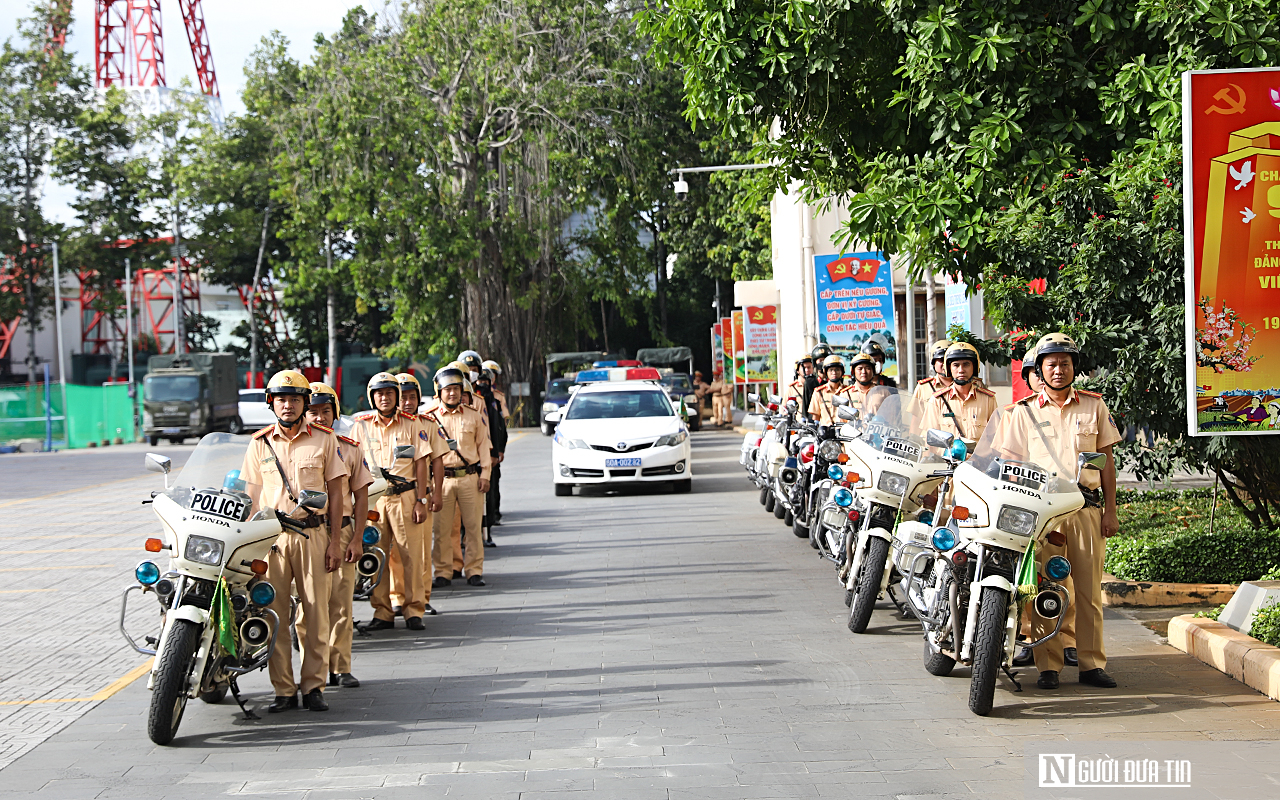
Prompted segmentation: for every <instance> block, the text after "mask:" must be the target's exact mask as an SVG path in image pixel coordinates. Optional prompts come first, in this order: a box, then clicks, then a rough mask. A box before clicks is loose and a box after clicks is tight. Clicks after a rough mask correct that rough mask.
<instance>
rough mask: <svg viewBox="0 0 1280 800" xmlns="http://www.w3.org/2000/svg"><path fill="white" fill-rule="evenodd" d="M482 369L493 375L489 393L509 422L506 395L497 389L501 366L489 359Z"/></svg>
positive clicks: (500, 379) (500, 381)
mask: <svg viewBox="0 0 1280 800" xmlns="http://www.w3.org/2000/svg"><path fill="white" fill-rule="evenodd" d="M484 368H485V369H487V370H489V371H490V372H492V373H493V384H492V386H491V387H490V389H489V391H490V392H491V393H492V394H493V399H494V400H496V401H497V402H498V408H499V409H501V410H502V419H503V420H510V419H511V409H510V408H509V407H508V406H507V393H506V392H504V391H502V389H500V388H499V386H500V385H501V383H502V365H501V364H499V363H498V362H497V361H494V360H492V359H490V360H488V361H486V362H484ZM495 483H496V482H495ZM495 488H496V487H495Z"/></svg>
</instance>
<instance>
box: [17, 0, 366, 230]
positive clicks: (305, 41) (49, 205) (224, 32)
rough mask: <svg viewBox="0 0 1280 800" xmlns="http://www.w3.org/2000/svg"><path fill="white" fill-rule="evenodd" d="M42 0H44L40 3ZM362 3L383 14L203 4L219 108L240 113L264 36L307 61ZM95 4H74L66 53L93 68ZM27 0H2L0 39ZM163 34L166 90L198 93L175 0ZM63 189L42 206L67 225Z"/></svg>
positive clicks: (237, 0)
mask: <svg viewBox="0 0 1280 800" xmlns="http://www.w3.org/2000/svg"><path fill="white" fill-rule="evenodd" d="M41 1H42V2H43V1H45V0H41ZM359 5H363V6H364V7H365V8H368V9H370V10H381V8H382V5H383V3H382V0H371V2H364V3H360V2H357V1H356V0H305V2H304V1H303V0H202V2H201V7H202V8H203V10H204V18H205V25H206V26H207V28H208V31H209V47H210V49H212V51H213V66H214V70H215V71H216V73H217V76H218V88H219V90H220V92H221V94H222V107H223V109H224V111H225V112H226V113H227V114H238V113H240V112H242V111H243V110H244V104H243V103H242V102H241V100H240V92H241V90H242V89H243V88H244V65H245V63H246V62H247V61H248V60H249V54H250V53H252V52H253V50H254V48H255V47H257V45H258V42H259V41H260V40H261V39H262V37H263V36H265V35H267V34H268V33H270V32H271V31H273V30H278V31H280V32H281V33H283V34H284V35H285V36H286V37H287V38H288V39H289V45H290V47H289V50H290V52H291V53H292V55H293V57H294V58H296V59H298V60H299V61H303V62H305V61H306V60H307V59H309V58H310V57H311V54H312V53H313V52H314V49H315V48H314V47H313V45H312V41H313V39H314V38H315V35H316V34H317V33H323V34H325V35H326V36H327V35H330V34H332V33H333V32H335V31H337V30H338V28H339V27H340V26H341V25H342V18H343V17H344V16H346V13H347V11H348V10H349V9H351V8H355V7H356V6H359ZM93 6H94V0H73V2H72V22H71V32H70V35H69V36H68V37H67V49H68V50H69V51H70V52H71V53H73V54H74V55H75V59H76V61H77V62H78V63H80V64H82V65H84V66H86V67H88V68H89V69H90V70H91V71H92V69H93ZM30 13H31V0H0V41H2V40H6V39H9V38H11V37H15V36H17V33H18V25H17V23H18V19H19V18H20V17H26V16H29V15H30ZM160 15H161V21H162V23H163V32H164V55H165V78H166V82H167V83H168V85H169V86H177V85H178V84H179V82H180V81H181V80H182V79H183V78H186V79H188V80H189V81H190V82H191V85H192V86H193V87H195V88H196V90H197V91H199V88H198V87H199V83H198V82H197V81H196V76H195V63H194V62H193V61H192V58H191V46H190V45H189V44H187V32H186V28H185V27H184V26H183V24H182V11H181V10H180V9H179V7H178V0H160ZM60 189H61V187H58V186H55V185H52V184H50V185H49V186H47V187H46V193H45V208H46V212H47V213H50V214H51V215H52V216H54V217H55V218H56V219H58V220H60V221H63V222H69V221H71V219H72V216H71V213H70V209H69V208H67V207H66V200H67V198H66V197H64V196H63V195H65V194H66V193H65V192H64V191H60Z"/></svg>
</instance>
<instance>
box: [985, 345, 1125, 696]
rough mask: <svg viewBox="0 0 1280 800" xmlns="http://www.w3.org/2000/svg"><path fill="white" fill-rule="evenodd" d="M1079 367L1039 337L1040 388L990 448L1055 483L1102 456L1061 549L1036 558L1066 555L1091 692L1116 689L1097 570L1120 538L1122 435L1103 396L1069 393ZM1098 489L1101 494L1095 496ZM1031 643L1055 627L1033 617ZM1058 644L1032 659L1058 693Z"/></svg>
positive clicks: (1068, 348)
mask: <svg viewBox="0 0 1280 800" xmlns="http://www.w3.org/2000/svg"><path fill="white" fill-rule="evenodd" d="M1079 367H1080V349H1079V348H1078V347H1077V346H1076V343H1075V342H1074V341H1073V340H1072V339H1071V337H1069V336H1067V335H1065V334H1062V333H1051V334H1048V335H1047V336H1044V337H1043V338H1041V339H1040V341H1039V342H1038V343H1037V344H1036V348H1035V373H1036V377H1038V378H1039V379H1040V380H1041V381H1042V383H1043V388H1042V389H1041V390H1040V393H1039V394H1035V395H1032V396H1031V397H1027V398H1025V399H1023V400H1020V401H1018V402H1017V403H1014V404H1012V405H1010V406H1007V407H1006V410H1007V411H1008V412H1009V413H1008V414H1006V415H1005V416H1004V417H1003V418H1002V419H1001V428H1000V429H999V430H998V431H997V432H996V436H995V441H994V443H993V446H994V448H995V449H996V450H1000V451H1005V452H1010V453H1015V454H1018V453H1026V454H1028V456H1029V457H1030V458H1031V459H1032V460H1033V461H1034V462H1035V463H1040V464H1042V465H1043V466H1045V467H1046V468H1048V469H1053V470H1055V471H1057V472H1058V473H1059V474H1060V475H1075V474H1076V470H1077V465H1078V461H1077V459H1078V457H1079V455H1080V454H1081V453H1088V452H1100V453H1105V454H1106V456H1107V464H1106V467H1105V468H1104V469H1103V470H1102V471H1101V473H1099V472H1096V471H1092V470H1086V471H1084V472H1083V473H1082V474H1081V477H1080V483H1081V485H1082V486H1083V487H1084V489H1085V491H1086V495H1085V507H1084V508H1082V509H1081V510H1079V511H1077V512H1076V513H1075V514H1073V515H1072V516H1071V517H1069V518H1068V519H1067V520H1066V521H1065V522H1063V523H1062V524H1061V525H1060V526H1059V530H1060V531H1061V533H1062V534H1064V536H1065V538H1066V544H1065V545H1063V546H1061V547H1056V546H1054V545H1052V544H1046V545H1045V546H1044V547H1041V548H1039V549H1038V550H1037V552H1036V556H1037V559H1038V561H1039V563H1040V565H1041V568H1042V569H1043V565H1044V562H1045V561H1047V560H1048V559H1049V558H1050V557H1051V556H1054V555H1065V556H1066V557H1067V560H1068V561H1070V562H1071V576H1070V577H1069V578H1068V579H1067V580H1066V581H1065V582H1064V585H1066V586H1067V589H1068V591H1069V592H1070V595H1071V603H1070V606H1069V607H1068V609H1067V612H1068V613H1070V612H1072V611H1074V613H1075V627H1076V651H1077V659H1078V660H1079V664H1080V682H1081V683H1083V684H1086V685H1089V686H1097V687H1101V688H1106V689H1110V688H1114V687H1115V685H1116V681H1115V679H1114V678H1112V677H1111V676H1110V675H1108V674H1107V672H1106V670H1105V667H1106V665H1107V655H1106V651H1105V649H1104V647H1103V639H1102V588H1101V579H1102V562H1103V558H1104V556H1105V554H1106V540H1107V538H1109V537H1111V536H1114V535H1115V534H1116V533H1117V532H1119V530H1120V523H1119V519H1118V517H1117V514H1116V472H1115V460H1114V458H1113V457H1112V453H1111V448H1112V445H1114V444H1115V443H1116V442H1118V441H1120V439H1121V437H1120V431H1118V430H1117V429H1116V426H1115V422H1114V421H1113V420H1112V419H1111V412H1110V411H1109V410H1108V409H1107V406H1106V404H1105V403H1104V402H1103V401H1102V397H1101V395H1098V394H1096V393H1094V392H1086V391H1083V390H1080V389H1076V388H1074V387H1073V386H1072V382H1073V381H1074V380H1075V377H1076V374H1077V372H1078V370H1079ZM1099 489H1100V490H1101V491H1100V492H1099ZM1031 621H1032V636H1034V637H1036V638H1039V637H1041V636H1045V635H1047V634H1048V633H1049V631H1051V630H1052V629H1053V627H1054V623H1053V622H1051V621H1049V620H1045V619H1042V618H1040V617H1039V616H1038V615H1036V614H1034V612H1033V613H1032V617H1031ZM1062 651H1063V643H1062V641H1061V639H1060V638H1059V637H1056V636H1055V637H1054V638H1052V639H1050V640H1049V641H1048V642H1045V643H1044V644H1042V645H1041V646H1039V647H1037V648H1036V649H1035V651H1034V655H1035V662H1036V669H1038V670H1039V671H1040V679H1039V680H1038V681H1037V682H1036V685H1037V686H1039V687H1040V688H1042V689H1056V688H1058V684H1059V673H1060V672H1061V671H1062V667H1063V652H1062Z"/></svg>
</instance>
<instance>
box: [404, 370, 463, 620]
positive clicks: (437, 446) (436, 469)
mask: <svg viewBox="0 0 1280 800" xmlns="http://www.w3.org/2000/svg"><path fill="white" fill-rule="evenodd" d="M396 382H397V383H399V384H400V411H401V413H403V414H405V415H406V416H409V417H412V418H413V419H414V420H416V421H417V422H418V423H419V424H420V425H421V426H422V430H423V431H425V432H426V434H427V438H428V440H430V441H431V442H432V451H433V453H435V454H438V457H437V458H433V459H432V462H431V478H432V481H433V484H432V485H433V486H434V487H435V488H434V489H433V490H432V492H433V496H432V500H433V501H435V502H433V504H432V506H431V508H432V509H433V513H434V510H435V509H436V508H437V507H438V505H439V502H440V497H441V495H440V487H442V486H443V485H444V462H443V457H444V454H445V453H447V452H448V451H449V448H448V439H447V438H446V437H445V434H444V431H443V430H442V429H441V428H440V420H439V419H438V418H437V417H436V415H435V412H434V408H433V402H434V401H428V402H427V404H426V405H425V406H423V405H422V384H421V383H419V382H418V379H417V377H416V376H414V375H413V374H412V373H409V372H397V373H396ZM420 406H421V408H422V413H421V414H419V413H418V409H419V407H420ZM419 437H421V433H420V434H419ZM431 525H432V521H431V518H430V517H428V518H427V521H426V522H425V523H424V530H423V542H424V545H423V546H424V547H425V548H426V549H427V553H426V556H425V557H424V558H423V560H422V591H423V594H424V595H425V600H426V609H427V610H426V615H427V616H429V617H434V616H436V613H437V612H436V610H435V609H434V608H432V606H431V588H432V574H431V572H432V566H431V547H432V543H431ZM393 566H395V567H396V568H397V569H396V571H395V572H393V573H392V578H393V580H392V583H391V600H392V602H393V603H394V604H397V605H402V604H403V603H404V591H403V586H404V581H403V578H402V577H400V575H399V568H400V561H399V559H395V560H394V562H393ZM397 613H400V612H398V611H397Z"/></svg>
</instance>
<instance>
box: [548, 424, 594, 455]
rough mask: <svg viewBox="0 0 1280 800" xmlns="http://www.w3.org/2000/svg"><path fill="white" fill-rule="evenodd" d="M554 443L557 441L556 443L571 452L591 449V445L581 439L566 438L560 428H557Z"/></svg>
mask: <svg viewBox="0 0 1280 800" xmlns="http://www.w3.org/2000/svg"><path fill="white" fill-rule="evenodd" d="M553 441H555V443H556V444H558V445H560V446H561V447H565V448H568V449H569V450H589V449H591V445H589V444H587V443H586V442H584V441H582V440H581V439H570V438H569V437H568V436H565V435H564V434H563V433H561V432H560V429H559V428H556V435H555V438H554V440H553Z"/></svg>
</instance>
